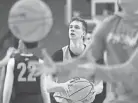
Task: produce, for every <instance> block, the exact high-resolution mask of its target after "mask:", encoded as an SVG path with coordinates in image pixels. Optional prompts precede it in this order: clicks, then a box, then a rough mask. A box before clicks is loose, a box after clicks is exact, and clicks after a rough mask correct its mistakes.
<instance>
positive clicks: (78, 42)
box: [49, 18, 106, 103]
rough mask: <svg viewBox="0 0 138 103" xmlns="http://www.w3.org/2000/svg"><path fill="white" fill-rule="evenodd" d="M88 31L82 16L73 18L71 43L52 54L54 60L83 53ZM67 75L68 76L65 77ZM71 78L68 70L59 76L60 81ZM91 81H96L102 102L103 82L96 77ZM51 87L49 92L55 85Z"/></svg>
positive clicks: (98, 97) (65, 58)
mask: <svg viewBox="0 0 138 103" xmlns="http://www.w3.org/2000/svg"><path fill="white" fill-rule="evenodd" d="M86 33H87V24H86V22H85V21H84V20H83V19H81V18H73V19H72V21H71V22H70V25H69V40H70V43H69V45H67V46H65V47H63V48H62V49H60V50H58V51H57V52H55V54H54V55H53V56H52V58H53V60H54V61H56V62H61V61H64V62H66V61H68V60H71V59H72V58H75V57H78V56H79V55H80V54H82V52H83V51H84V50H85V48H86V45H85V44H84V38H85V36H86ZM97 62H98V63H101V64H102V62H100V61H97ZM65 76H66V78H65ZM69 79H71V77H70V78H68V73H67V72H65V73H63V74H62V75H60V76H58V82H59V83H63V82H66V81H67V80H69ZM91 81H92V82H94V81H95V85H97V87H98V88H99V89H97V94H99V95H98V96H97V97H96V101H97V102H99V103H102V102H103V100H104V97H105V95H106V94H105V89H104V91H103V93H101V92H102V90H103V82H102V81H99V80H95V79H94V78H93V79H91ZM56 86H57V85H55V88H56ZM58 86H59V85H58ZM104 86H105V85H104ZM50 87H51V88H52V89H51V91H49V92H52V91H53V89H54V87H53V86H50ZM104 88H105V87H104ZM54 90H56V89H54ZM57 91H58V90H56V91H55V92H57ZM98 91H99V92H98ZM100 93H101V94H100ZM52 101H54V100H52Z"/></svg>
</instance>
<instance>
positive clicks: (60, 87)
mask: <svg viewBox="0 0 138 103" xmlns="http://www.w3.org/2000/svg"><path fill="white" fill-rule="evenodd" d="M46 81H47V82H46V87H47V91H48V92H66V91H67V88H68V87H67V83H57V82H55V81H54V80H53V78H52V76H50V75H49V76H46Z"/></svg>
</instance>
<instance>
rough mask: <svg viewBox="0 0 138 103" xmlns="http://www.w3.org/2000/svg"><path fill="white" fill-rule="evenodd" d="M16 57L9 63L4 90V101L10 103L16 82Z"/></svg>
mask: <svg viewBox="0 0 138 103" xmlns="http://www.w3.org/2000/svg"><path fill="white" fill-rule="evenodd" d="M14 63H15V60H14V58H11V59H10V60H9V62H8V64H7V71H6V77H5V83H4V90H3V103H9V102H10V98H11V94H12V87H13V82H14V73H13V71H14Z"/></svg>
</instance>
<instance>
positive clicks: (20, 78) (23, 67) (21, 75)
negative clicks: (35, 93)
mask: <svg viewBox="0 0 138 103" xmlns="http://www.w3.org/2000/svg"><path fill="white" fill-rule="evenodd" d="M32 68H33V65H31V64H28V65H26V64H25V63H23V62H21V63H19V64H18V66H17V69H21V71H20V73H19V75H18V81H20V82H25V81H28V82H29V81H30V82H33V81H36V78H35V77H33V73H32V72H30V73H29V74H28V76H27V77H24V74H25V73H26V70H27V69H32Z"/></svg>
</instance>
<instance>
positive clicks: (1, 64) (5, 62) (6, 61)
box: [0, 56, 10, 67]
mask: <svg viewBox="0 0 138 103" xmlns="http://www.w3.org/2000/svg"><path fill="white" fill-rule="evenodd" d="M9 59H10V58H9V57H8V56H5V57H4V58H3V59H2V60H1V61H0V67H3V66H5V65H7V63H8V60H9Z"/></svg>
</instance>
